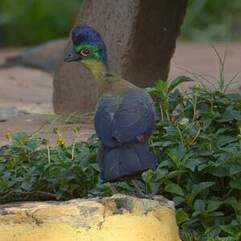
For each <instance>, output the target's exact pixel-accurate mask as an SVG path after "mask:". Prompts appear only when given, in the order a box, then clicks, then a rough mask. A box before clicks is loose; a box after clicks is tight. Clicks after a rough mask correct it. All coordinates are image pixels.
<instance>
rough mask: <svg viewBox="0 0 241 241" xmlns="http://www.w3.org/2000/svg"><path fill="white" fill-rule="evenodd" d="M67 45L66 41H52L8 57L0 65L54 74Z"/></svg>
mask: <svg viewBox="0 0 241 241" xmlns="http://www.w3.org/2000/svg"><path fill="white" fill-rule="evenodd" d="M66 45H67V40H66V39H59V40H52V41H49V42H46V43H43V44H41V45H39V46H36V47H33V48H30V49H27V50H25V51H23V52H22V53H20V54H18V55H16V56H12V57H8V58H6V59H5V62H4V63H2V64H1V65H0V67H1V68H3V67H12V66H25V67H32V68H37V69H42V70H44V71H46V72H49V73H54V72H55V71H56V69H57V66H58V65H59V63H60V60H61V58H62V55H63V54H64V50H65V48H66Z"/></svg>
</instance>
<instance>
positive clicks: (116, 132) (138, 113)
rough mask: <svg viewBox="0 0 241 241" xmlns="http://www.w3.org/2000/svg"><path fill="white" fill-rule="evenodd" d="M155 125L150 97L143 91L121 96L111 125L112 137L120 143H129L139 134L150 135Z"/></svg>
mask: <svg viewBox="0 0 241 241" xmlns="http://www.w3.org/2000/svg"><path fill="white" fill-rule="evenodd" d="M154 124H155V110H154V104H153V101H152V99H151V97H150V96H149V95H148V94H147V93H145V92H144V91H143V90H138V91H132V92H129V93H128V94H126V95H124V96H123V99H122V102H121V104H120V105H119V108H118V109H117V111H116V113H115V115H114V118H113V125H112V135H113V137H114V138H115V139H117V140H118V141H119V142H121V143H125V142H130V141H133V140H135V139H136V137H137V136H138V135H140V134H144V133H151V132H152V130H153V128H154Z"/></svg>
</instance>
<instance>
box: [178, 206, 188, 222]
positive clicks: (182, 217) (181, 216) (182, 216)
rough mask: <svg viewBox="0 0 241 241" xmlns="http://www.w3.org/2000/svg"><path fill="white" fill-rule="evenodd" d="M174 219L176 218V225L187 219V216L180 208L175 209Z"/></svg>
mask: <svg viewBox="0 0 241 241" xmlns="http://www.w3.org/2000/svg"><path fill="white" fill-rule="evenodd" d="M176 219H177V223H178V225H180V224H182V223H184V222H186V221H188V220H189V216H188V214H187V213H186V212H185V211H184V210H183V209H182V208H180V209H178V210H177V211H176Z"/></svg>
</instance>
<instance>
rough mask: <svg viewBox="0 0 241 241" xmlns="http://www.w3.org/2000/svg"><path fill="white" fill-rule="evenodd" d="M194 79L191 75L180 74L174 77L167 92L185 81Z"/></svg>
mask: <svg viewBox="0 0 241 241" xmlns="http://www.w3.org/2000/svg"><path fill="white" fill-rule="evenodd" d="M190 81H193V80H192V79H191V78H190V77H187V76H178V77H177V78H176V79H174V80H173V81H172V82H171V83H170V84H169V85H168V89H167V92H168V93H170V92H172V91H173V90H174V89H175V88H176V87H177V86H178V85H180V84H182V83H184V82H190Z"/></svg>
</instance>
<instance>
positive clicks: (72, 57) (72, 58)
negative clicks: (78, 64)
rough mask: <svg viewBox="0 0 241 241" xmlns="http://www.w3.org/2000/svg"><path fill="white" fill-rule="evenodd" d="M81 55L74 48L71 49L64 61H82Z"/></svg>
mask: <svg viewBox="0 0 241 241" xmlns="http://www.w3.org/2000/svg"><path fill="white" fill-rule="evenodd" d="M80 60H81V56H80V55H78V54H76V53H75V52H74V51H73V49H71V50H70V51H69V52H68V53H67V54H66V56H65V58H64V62H74V61H80Z"/></svg>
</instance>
